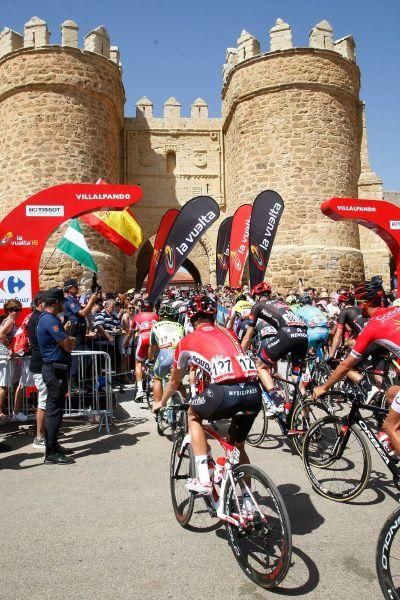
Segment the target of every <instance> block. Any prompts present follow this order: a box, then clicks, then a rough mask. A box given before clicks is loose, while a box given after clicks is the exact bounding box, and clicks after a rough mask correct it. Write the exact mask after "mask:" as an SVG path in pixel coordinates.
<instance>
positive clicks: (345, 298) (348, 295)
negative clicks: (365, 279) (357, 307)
mask: <svg viewBox="0 0 400 600" xmlns="http://www.w3.org/2000/svg"><path fill="white" fill-rule="evenodd" d="M338 302H340V303H343V304H348V303H349V302H351V303H352V304H353V303H354V294H353V292H342V293H341V294H340V296H339V298H338Z"/></svg>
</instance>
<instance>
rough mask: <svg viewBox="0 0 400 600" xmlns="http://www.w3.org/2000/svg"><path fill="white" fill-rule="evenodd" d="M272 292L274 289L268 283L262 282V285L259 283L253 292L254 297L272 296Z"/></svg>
mask: <svg viewBox="0 0 400 600" xmlns="http://www.w3.org/2000/svg"><path fill="white" fill-rule="evenodd" d="M271 292H272V288H271V286H270V285H269V283H267V282H266V281H262V282H261V283H257V285H255V286H254V287H253V288H252V290H251V295H252V296H262V295H263V294H270V293H271Z"/></svg>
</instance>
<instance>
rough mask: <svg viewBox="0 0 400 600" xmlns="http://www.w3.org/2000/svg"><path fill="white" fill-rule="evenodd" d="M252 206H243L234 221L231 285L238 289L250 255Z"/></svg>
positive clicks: (231, 251) (236, 213)
mask: <svg viewBox="0 0 400 600" xmlns="http://www.w3.org/2000/svg"><path fill="white" fill-rule="evenodd" d="M250 215H251V204H242V206H240V207H239V208H238V209H237V211H236V212H235V214H234V215H233V220H232V230H231V237H230V241H229V285H230V287H231V288H238V287H240V284H241V282H242V275H243V269H244V265H245V264H246V260H247V256H248V254H249V228H250Z"/></svg>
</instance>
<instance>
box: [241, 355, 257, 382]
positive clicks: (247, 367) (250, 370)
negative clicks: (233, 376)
mask: <svg viewBox="0 0 400 600" xmlns="http://www.w3.org/2000/svg"><path fill="white" fill-rule="evenodd" d="M236 361H237V363H238V364H239V365H240V368H241V370H242V373H243V374H244V375H245V376H246V377H255V376H256V375H257V369H256V365H255V364H254V360H253V359H252V357H251V356H249V355H248V354H239V355H238V356H237V357H236Z"/></svg>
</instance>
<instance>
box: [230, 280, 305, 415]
mask: <svg viewBox="0 0 400 600" xmlns="http://www.w3.org/2000/svg"><path fill="white" fill-rule="evenodd" d="M271 292H272V289H271V286H270V285H269V283H267V282H266V281H263V282H261V283H259V284H257V285H255V286H254V287H253V289H252V290H251V293H252V296H253V297H255V298H256V299H257V302H256V303H255V304H254V306H253V308H252V309H251V313H250V324H249V327H248V329H247V331H246V335H245V336H244V338H243V341H242V348H243V350H244V351H246V350H247V349H248V348H249V346H250V343H251V340H252V337H253V334H254V329H255V327H256V325H257V322H258V320H259V319H263V320H264V321H266V322H267V323H268V324H269V325H272V326H273V327H274V328H275V329H276V330H277V333H276V335H273V336H270V337H268V339H267V341H266V342H264V343H263V344H262V346H261V350H260V351H259V354H258V360H257V371H258V376H259V378H260V380H261V382H262V384H263V386H264V387H265V389H266V390H267V392H268V395H269V397H270V399H271V401H272V404H273V406H274V407H275V410H276V411H277V412H282V411H283V410H284V406H283V404H284V398H283V396H282V394H281V392H280V391H279V390H278V389H277V388H276V387H275V386H274V380H273V379H272V375H271V371H272V368H274V367H275V365H276V363H277V361H278V360H279V359H280V358H285V357H286V356H287V354H288V353H289V352H290V353H291V356H292V374H293V375H296V376H298V375H299V374H300V371H301V365H302V362H303V361H304V359H305V358H306V355H307V346H308V337H307V325H306V324H305V323H304V321H303V320H302V319H301V318H300V317H298V316H296V315H295V314H294V312H292V311H291V310H290V308H289V307H288V305H287V304H286V303H285V302H284V301H283V300H271V299H270V297H271Z"/></svg>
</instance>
